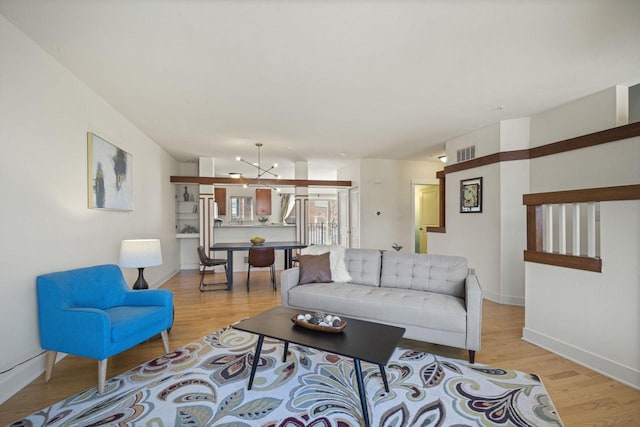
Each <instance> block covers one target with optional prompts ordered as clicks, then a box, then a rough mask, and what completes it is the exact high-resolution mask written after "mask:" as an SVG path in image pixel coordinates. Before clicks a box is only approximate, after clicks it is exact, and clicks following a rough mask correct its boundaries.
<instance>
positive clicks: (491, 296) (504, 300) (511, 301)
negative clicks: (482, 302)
mask: <svg viewBox="0 0 640 427" xmlns="http://www.w3.org/2000/svg"><path fill="white" fill-rule="evenodd" d="M482 298H484V299H488V300H489V301H493V302H495V303H498V304H507V305H519V306H521V307H524V297H510V296H504V295H499V294H496V293H493V292H489V291H484V290H483V291H482Z"/></svg>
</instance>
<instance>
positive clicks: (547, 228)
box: [543, 205, 553, 252]
mask: <svg viewBox="0 0 640 427" xmlns="http://www.w3.org/2000/svg"><path fill="white" fill-rule="evenodd" d="M544 209H545V211H546V223H545V225H544V241H543V243H544V249H543V250H544V251H545V252H553V205H544Z"/></svg>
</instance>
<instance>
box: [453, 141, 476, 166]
mask: <svg viewBox="0 0 640 427" xmlns="http://www.w3.org/2000/svg"><path fill="white" fill-rule="evenodd" d="M475 158H476V146H475V145H472V146H470V147H465V148H461V149H459V150H458V151H456V162H457V163H460V162H466V161H467V160H471V159H475Z"/></svg>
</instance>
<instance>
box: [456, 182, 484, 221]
mask: <svg viewBox="0 0 640 427" xmlns="http://www.w3.org/2000/svg"><path fill="white" fill-rule="evenodd" d="M479 212H482V177H480V178H472V179H465V180H462V181H460V213H479Z"/></svg>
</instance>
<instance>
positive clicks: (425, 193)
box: [418, 185, 440, 254]
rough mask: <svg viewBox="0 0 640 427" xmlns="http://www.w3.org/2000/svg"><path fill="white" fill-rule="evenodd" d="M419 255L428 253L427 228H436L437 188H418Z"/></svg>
mask: <svg viewBox="0 0 640 427" xmlns="http://www.w3.org/2000/svg"><path fill="white" fill-rule="evenodd" d="M418 191H420V229H419V235H420V253H423V254H426V253H427V251H428V242H427V227H437V226H438V222H439V218H438V212H439V203H440V198H439V194H438V193H439V186H438V185H422V186H420V189H419V190H418Z"/></svg>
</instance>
